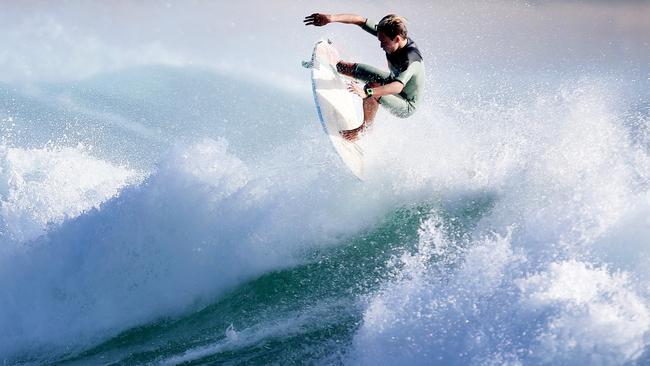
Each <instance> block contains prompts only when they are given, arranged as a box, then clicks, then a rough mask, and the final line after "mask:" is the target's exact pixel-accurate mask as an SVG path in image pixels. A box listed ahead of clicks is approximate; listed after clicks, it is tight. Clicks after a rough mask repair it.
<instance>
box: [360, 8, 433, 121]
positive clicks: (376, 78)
mask: <svg viewBox="0 0 650 366" xmlns="http://www.w3.org/2000/svg"><path fill="white" fill-rule="evenodd" d="M361 28H363V29H364V30H365V31H366V32H368V33H370V34H372V35H374V36H375V37H376V36H377V24H376V23H375V22H373V21H370V20H368V19H366V22H365V23H364V24H363V25H362V26H361ZM386 60H387V61H388V68H389V69H390V72H387V71H384V70H380V69H378V68H376V67H373V66H370V65H366V64H360V63H358V64H355V67H354V78H355V79H359V80H363V81H365V82H367V83H371V82H378V83H381V84H382V85H383V84H388V83H391V82H393V81H399V82H400V83H402V84H403V85H404V89H402V92H400V93H399V94H391V95H384V96H382V97H380V98H379V103H380V104H381V105H382V106H384V107H385V108H386V109H388V110H389V111H390V112H391V113H392V114H394V115H396V116H398V117H402V118H406V117H409V116H411V115H412V114H413V113H414V112H415V110H416V109H417V106H418V104H419V102H420V97H421V95H422V94H423V91H424V64H423V62H422V54H420V50H418V47H417V45H416V44H415V42H413V40H412V39H410V38H407V42H406V45H405V46H404V47H402V48H400V49H399V50H397V51H395V52H393V53H392V54H386Z"/></svg>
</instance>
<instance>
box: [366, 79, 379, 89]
mask: <svg viewBox="0 0 650 366" xmlns="http://www.w3.org/2000/svg"><path fill="white" fill-rule="evenodd" d="M378 86H382V84H381V83H378V82H376V81H371V82H369V83H368V84H366V86H365V89H368V88H376V87H378Z"/></svg>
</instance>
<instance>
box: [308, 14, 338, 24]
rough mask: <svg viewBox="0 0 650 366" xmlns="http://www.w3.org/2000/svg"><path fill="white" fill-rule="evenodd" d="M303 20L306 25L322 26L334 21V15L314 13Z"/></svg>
mask: <svg viewBox="0 0 650 366" xmlns="http://www.w3.org/2000/svg"><path fill="white" fill-rule="evenodd" d="M303 22H304V23H305V25H315V26H317V27H322V26H324V25H326V24H329V23H331V22H332V16H331V15H329V14H321V13H314V14H312V15H308V16H306V17H305V19H304V20H303Z"/></svg>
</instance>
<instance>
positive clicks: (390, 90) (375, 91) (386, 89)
mask: <svg viewBox="0 0 650 366" xmlns="http://www.w3.org/2000/svg"><path fill="white" fill-rule="evenodd" d="M402 89H404V84H402V83H400V82H399V81H393V82H392V83H388V84H385V85H382V86H378V87H376V88H372V96H373V97H381V96H384V95H391V94H399V93H401V92H402Z"/></svg>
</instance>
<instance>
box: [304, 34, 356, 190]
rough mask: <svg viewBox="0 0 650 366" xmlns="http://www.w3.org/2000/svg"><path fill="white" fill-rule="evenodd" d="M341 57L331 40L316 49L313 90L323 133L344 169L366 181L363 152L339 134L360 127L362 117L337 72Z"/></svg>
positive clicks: (354, 143) (319, 43)
mask: <svg viewBox="0 0 650 366" xmlns="http://www.w3.org/2000/svg"><path fill="white" fill-rule="evenodd" d="M339 60H340V57H339V53H338V51H337V50H336V48H334V46H333V45H332V42H331V41H329V40H321V41H318V42H317V43H316V46H314V52H313V54H312V57H311V63H309V64H308V65H306V66H307V67H310V68H311V81H312V89H313V91H314V102H315V103H316V109H317V110H318V117H319V118H320V122H321V125H322V126H323V130H325V133H326V134H327V135H328V136H329V139H330V141H331V142H332V145H333V146H334V149H335V150H336V152H337V153H338V155H339V156H340V157H341V160H342V161H343V163H344V164H345V166H346V167H347V168H348V169H349V170H350V171H351V172H352V173H353V174H354V175H355V176H356V177H357V178H359V179H360V180H363V177H364V167H363V150H362V149H361V147H360V146H359V144H358V143H357V142H352V141H349V140H346V139H344V138H343V137H342V136H341V134H340V133H339V131H342V130H351V129H353V128H357V127H359V126H361V119H362V118H361V116H359V113H358V111H357V109H356V108H355V102H356V103H358V101H355V99H354V95H353V94H352V93H350V92H349V91H348V86H347V83H348V81H347V80H346V79H345V77H344V76H343V75H341V74H339V73H338V71H336V63H337V62H338V61H339Z"/></svg>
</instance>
